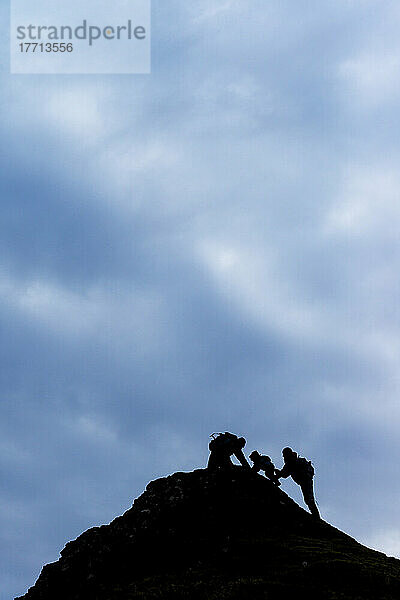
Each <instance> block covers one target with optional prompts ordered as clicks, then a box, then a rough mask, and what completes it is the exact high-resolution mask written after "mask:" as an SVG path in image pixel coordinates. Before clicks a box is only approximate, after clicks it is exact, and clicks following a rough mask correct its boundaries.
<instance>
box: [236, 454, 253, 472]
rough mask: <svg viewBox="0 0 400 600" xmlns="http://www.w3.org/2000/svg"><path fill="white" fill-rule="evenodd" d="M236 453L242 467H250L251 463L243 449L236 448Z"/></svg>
mask: <svg viewBox="0 0 400 600" xmlns="http://www.w3.org/2000/svg"><path fill="white" fill-rule="evenodd" d="M234 455H235V456H236V458H237V459H238V461H239V462H240V464H241V465H242V467H244V468H245V469H250V465H249V463H248V462H247V460H246V457H245V455H244V454H243V452H242V451H241V450H236V452H234Z"/></svg>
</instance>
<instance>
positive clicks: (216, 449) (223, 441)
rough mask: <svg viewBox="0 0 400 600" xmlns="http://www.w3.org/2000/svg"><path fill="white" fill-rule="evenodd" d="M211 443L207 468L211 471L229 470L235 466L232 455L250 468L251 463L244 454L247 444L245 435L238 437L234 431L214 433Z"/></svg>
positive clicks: (243, 465) (246, 467)
mask: <svg viewBox="0 0 400 600" xmlns="http://www.w3.org/2000/svg"><path fill="white" fill-rule="evenodd" d="M211 437H212V440H211V442H210V444H209V446H208V447H209V450H210V456H209V459H208V464H207V468H208V470H209V471H218V470H222V471H228V470H230V469H232V468H233V467H234V465H233V463H232V461H231V456H235V457H236V458H237V459H238V461H239V462H240V464H241V465H242V467H244V468H245V469H250V465H249V463H248V462H247V460H246V457H245V455H244V454H243V448H244V447H245V445H246V440H245V439H244V437H238V436H237V435H235V434H233V433H229V432H228V431H226V432H225V433H213V434H212V436H211Z"/></svg>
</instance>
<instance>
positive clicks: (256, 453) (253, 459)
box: [249, 450, 260, 462]
mask: <svg viewBox="0 0 400 600" xmlns="http://www.w3.org/2000/svg"><path fill="white" fill-rule="evenodd" d="M259 456H260V454H259V452H257V450H253V452H252V453H251V454H250V457H249V458H250V460H252V461H253V462H254V461H255V460H257V458H258V457H259Z"/></svg>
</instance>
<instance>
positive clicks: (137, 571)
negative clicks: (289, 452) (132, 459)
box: [17, 467, 400, 600]
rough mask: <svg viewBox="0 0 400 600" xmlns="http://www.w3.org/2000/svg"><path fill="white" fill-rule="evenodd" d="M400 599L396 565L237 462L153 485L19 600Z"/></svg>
mask: <svg viewBox="0 0 400 600" xmlns="http://www.w3.org/2000/svg"><path fill="white" fill-rule="evenodd" d="M301 592H303V593H304V594H306V595H307V597H308V598H311V599H312V598H315V599H317V598H318V599H319V600H320V599H322V598H329V599H336V598H337V599H339V598H343V599H356V598H357V599H360V600H361V599H362V600H365V599H371V600H372V599H374V600H377V599H382V600H383V599H385V600H386V599H387V600H390V599H395V598H398V597H399V594H400V561H399V560H397V559H394V558H387V557H386V556H385V555H384V554H381V553H379V552H375V551H373V550H369V549H368V548H365V547H364V546H362V545H361V544H359V543H357V542H356V541H355V540H354V539H352V538H351V537H349V536H347V535H346V534H344V533H342V532H340V531H339V530H337V529H335V528H334V527H332V526H330V525H328V524H327V523H324V522H323V521H316V520H315V519H313V518H312V517H311V515H309V514H308V513H307V512H306V511H304V510H303V509H301V508H300V507H299V506H298V505H297V504H296V503H295V502H293V501H292V500H291V499H290V498H289V497H288V496H287V495H286V494H285V493H284V492H282V491H281V490H280V489H278V488H276V487H274V486H273V485H272V484H271V483H270V482H269V481H268V480H266V479H265V478H264V477H262V476H260V475H254V474H252V473H250V472H247V471H244V470H243V469H241V468H240V467H237V468H235V469H234V470H233V471H232V472H230V473H227V474H221V473H220V474H218V473H217V474H215V473H208V471H207V470H205V469H204V470H197V471H194V472H192V473H175V474H174V475H171V476H169V477H166V478H163V479H158V480H156V481H153V482H151V483H150V484H149V485H148V486H147V488H146V491H145V492H144V493H143V494H142V495H141V496H140V497H139V498H138V499H137V500H135V502H134V504H133V506H132V508H131V509H130V510H128V511H127V512H126V513H125V514H124V515H123V516H121V517H118V518H117V519H115V520H114V521H113V522H112V523H111V524H110V525H104V526H102V527H95V528H93V529H89V530H88V531H86V532H85V533H83V534H82V535H81V536H79V537H78V538H77V539H76V540H75V541H73V542H70V543H68V544H67V545H66V547H65V548H64V550H63V551H62V552H61V558H60V560H59V561H57V562H56V563H52V564H50V565H47V566H45V567H44V568H43V570H42V573H41V575H40V577H39V579H38V581H37V582H36V584H35V586H34V587H33V588H31V589H30V590H29V591H28V593H27V594H25V596H22V597H21V598H20V599H17V600H22V599H23V600H55V599H57V600H139V598H140V599H142V600H150V599H156V598H176V599H181V598H191V599H192V600H196V599H199V600H200V599H202V600H203V599H207V600H222V599H229V600H233V599H247V598H248V599H251V600H257V599H268V600H271V599H274V598H279V599H280V600H282V599H284V598H292V597H293V596H294V595H297V594H300V593H301Z"/></svg>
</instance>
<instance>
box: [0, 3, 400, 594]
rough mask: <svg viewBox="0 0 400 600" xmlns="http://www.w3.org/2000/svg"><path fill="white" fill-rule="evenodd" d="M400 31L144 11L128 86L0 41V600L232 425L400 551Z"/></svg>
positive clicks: (344, 22) (374, 543) (334, 512)
mask: <svg viewBox="0 0 400 600" xmlns="http://www.w3.org/2000/svg"><path fill="white" fill-rule="evenodd" d="M6 4H7V3H6V2H3V4H2V7H1V9H0V11H1V14H0V16H1V22H2V32H3V38H2V39H3V40H4V39H7V36H8V29H7V28H8V7H7V6H6ZM399 25H400V6H399V3H398V2H397V1H395V0H393V1H391V0H385V1H382V0H332V1H331V0H327V1H325V2H320V0H307V1H306V0H296V2H293V1H289V0H268V1H266V0H251V2H244V1H240V0H191V1H190V2H186V1H185V0H153V29H152V39H153V64H152V74H151V75H137V76H135V75H131V76H29V75H25V76H16V75H14V76H11V75H9V73H8V71H9V65H8V48H7V47H6V46H7V43H4V42H3V46H2V60H1V64H2V67H1V92H0V114H1V121H0V135H1V141H2V146H1V153H0V169H1V173H2V176H1V182H0V186H1V189H0V193H1V203H2V209H1V219H0V228H1V231H0V233H1V235H0V320H1V346H0V353H1V362H0V399H1V404H0V407H1V414H0V430H1V435H0V465H1V481H0V531H1V534H0V535H1V560H0V565H1V567H0V569H1V572H0V580H1V582H2V584H1V587H2V589H1V592H0V598H1V600H9V599H10V597H13V596H15V595H21V594H23V593H25V591H26V590H27V588H28V587H29V586H31V585H33V584H34V582H35V580H36V578H37V576H38V575H39V572H40V570H41V568H42V566H43V565H44V564H45V563H48V562H52V561H55V560H57V558H58V556H59V552H60V550H61V549H62V548H63V547H64V545H65V544H66V543H67V542H68V541H69V540H71V539H74V538H75V537H77V536H78V535H79V534H80V533H81V532H83V531H85V530H86V529H88V528H89V527H92V526H95V525H99V524H103V523H108V522H109V521H111V520H112V519H113V518H114V517H116V516H117V515H119V514H122V512H124V511H125V510H127V509H128V508H129V507H130V505H131V503H132V500H133V498H135V497H136V496H137V495H139V494H140V493H141V492H142V491H143V489H144V486H145V485H146V484H147V482H148V481H150V480H151V479H154V478H156V477H160V476H164V475H166V474H169V473H172V472H174V471H179V470H192V469H194V468H198V467H203V466H204V465H205V464H206V461H207V455H208V448H207V446H208V436H209V435H210V433H212V432H214V431H221V430H224V431H225V430H230V431H233V432H235V433H238V434H240V435H244V436H245V437H246V439H247V440H248V442H247V446H246V450H247V452H248V453H249V452H250V451H251V450H253V449H255V448H257V449H258V450H260V451H262V452H265V453H267V454H269V455H270V456H271V457H272V460H273V461H274V462H275V464H276V465H277V466H278V467H280V466H281V464H282V462H281V449H282V447H284V446H286V445H291V446H292V447H294V448H295V449H296V450H298V451H299V452H300V453H301V454H302V455H304V456H307V457H308V458H310V459H312V460H313V462H314V465H315V468H316V492H317V500H318V502H319V506H320V510H321V513H322V516H323V517H324V518H325V519H326V520H327V521H328V522H330V523H332V524H333V525H335V526H337V527H339V528H340V529H343V530H344V531H346V532H347V533H350V534H351V535H352V536H354V537H356V538H357V539H358V540H359V541H361V542H362V543H365V544H367V545H368V546H370V547H373V548H376V549H381V550H383V551H385V552H386V553H388V554H390V555H397V556H400V514H399V502H398V498H399V494H400V480H399V477H398V462H399V456H400V439H399V425H400V405H399V402H398V396H399V387H400V368H399V367H400V312H399V311H400V309H399V292H400V283H399V281H400V280H399V277H400V276H399V273H400V245H399V226H400V193H399V192H400V172H399V168H398V166H399V161H400V156H399V154H400V142H399V139H400V136H399V126H400V111H399V102H400V37H399ZM282 488H283V489H284V490H285V491H287V492H288V493H289V494H290V495H291V496H292V497H293V498H295V499H296V500H298V501H299V502H300V504H301V505H302V506H303V504H302V501H301V497H300V495H299V493H298V490H297V489H296V487H295V486H294V485H293V484H291V483H290V482H289V481H288V480H286V481H284V482H283V485H282Z"/></svg>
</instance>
